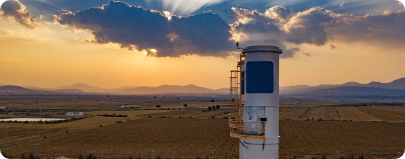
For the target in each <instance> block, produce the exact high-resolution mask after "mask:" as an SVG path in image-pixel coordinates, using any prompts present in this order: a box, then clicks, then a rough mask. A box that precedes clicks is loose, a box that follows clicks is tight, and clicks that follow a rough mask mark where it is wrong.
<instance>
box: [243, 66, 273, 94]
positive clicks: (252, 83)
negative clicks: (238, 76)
mask: <svg viewBox="0 0 405 159" xmlns="http://www.w3.org/2000/svg"><path fill="white" fill-rule="evenodd" d="M273 92H274V64H273V62H271V61H252V62H247V64H246V93H273Z"/></svg>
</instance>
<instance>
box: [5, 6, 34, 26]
mask: <svg viewBox="0 0 405 159" xmlns="http://www.w3.org/2000/svg"><path fill="white" fill-rule="evenodd" d="M0 11H1V12H2V13H3V14H2V15H1V16H2V17H3V18H4V19H7V20H11V19H12V20H14V21H15V22H17V23H18V24H19V25H21V26H23V27H25V28H28V29H35V28H37V27H40V24H38V23H37V22H35V17H31V13H30V12H28V11H27V10H26V8H25V6H24V5H22V4H21V3H20V2H19V1H18V0H8V1H6V2H4V3H3V4H2V5H1V9H0Z"/></svg>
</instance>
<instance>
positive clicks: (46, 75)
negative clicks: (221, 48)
mask: <svg viewBox="0 0 405 159" xmlns="http://www.w3.org/2000/svg"><path fill="white" fill-rule="evenodd" d="M0 24H1V25H0V26H2V29H4V30H5V31H4V33H3V34H0V48H1V51H0V57H1V58H0V77H1V78H0V84H13V85H22V86H27V85H30V86H38V87H57V86H63V85H71V84H73V83H86V84H89V85H94V86H98V87H104V88H116V87H121V86H159V85H163V84H171V85H188V84H195V85H197V86H202V87H206V88H212V89H218V88H227V87H228V86H229V71H230V70H234V69H235V68H236V62H237V61H238V59H237V58H236V57H231V56H230V57H227V58H218V57H199V56H186V57H180V58H155V57H149V56H148V57H146V55H147V54H148V53H147V51H146V50H144V51H141V52H137V51H136V52H131V51H127V50H126V49H120V48H119V47H118V46H117V44H106V45H100V44H88V43H86V44H80V41H81V39H86V38H88V37H89V36H91V34H90V33H89V32H87V31H82V32H75V33H72V32H70V33H69V32H67V31H66V29H67V28H63V27H60V26H56V25H47V26H48V27H49V28H50V29H49V30H35V31H28V30H24V29H18V28H17V29H16V28H15V27H14V28H13V25H11V24H4V23H3V22H1V21H0ZM3 24H4V25H3ZM0 31H2V30H0ZM173 37H174V38H175V36H174V35H173ZM330 43H331V44H333V45H336V46H337V48H336V49H333V50H332V49H331V48H330V47H329V44H327V45H325V46H321V47H319V46H312V45H300V48H301V52H305V53H310V54H311V56H310V57H307V56H304V55H302V54H297V55H296V56H295V57H294V58H289V59H281V61H280V85H281V86H288V85H302V84H307V85H319V84H341V83H345V82H349V81H356V82H360V83H368V82H370V81H380V82H391V81H392V80H395V79H398V78H402V77H405V74H404V73H403V70H405V65H402V63H403V60H402V59H405V55H404V54H403V52H404V49H397V50H395V49H392V48H381V47H378V46H366V45H360V44H346V43H339V42H337V41H331V42H330ZM287 47H288V48H291V47H294V45H287ZM149 51H150V53H157V50H156V49H150V50H149Z"/></svg>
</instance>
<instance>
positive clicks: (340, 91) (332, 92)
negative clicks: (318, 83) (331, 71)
mask: <svg viewBox="0 0 405 159" xmlns="http://www.w3.org/2000/svg"><path fill="white" fill-rule="evenodd" d="M291 95H295V96H307V97H308V96H312V97H316V96H317V97H319V96H390V97H392V96H405V90H397V89H385V88H374V87H353V86H343V87H337V88H328V89H320V90H314V91H308V92H304V93H297V94H291Z"/></svg>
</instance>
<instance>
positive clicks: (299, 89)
mask: <svg viewBox="0 0 405 159" xmlns="http://www.w3.org/2000/svg"><path fill="white" fill-rule="evenodd" d="M345 86H347V87H369V88H382V89H395V90H405V78H400V79H397V80H394V81H392V82H389V83H381V82H370V83H368V84H360V83H357V82H347V83H344V84H339V85H318V86H308V85H298V86H287V87H280V95H295V94H304V93H310V92H312V91H316V90H324V89H333V88H339V87H345ZM346 89H348V88H346ZM353 89H354V88H353ZM356 90H357V89H356ZM312 93H313V92H312Z"/></svg>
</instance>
